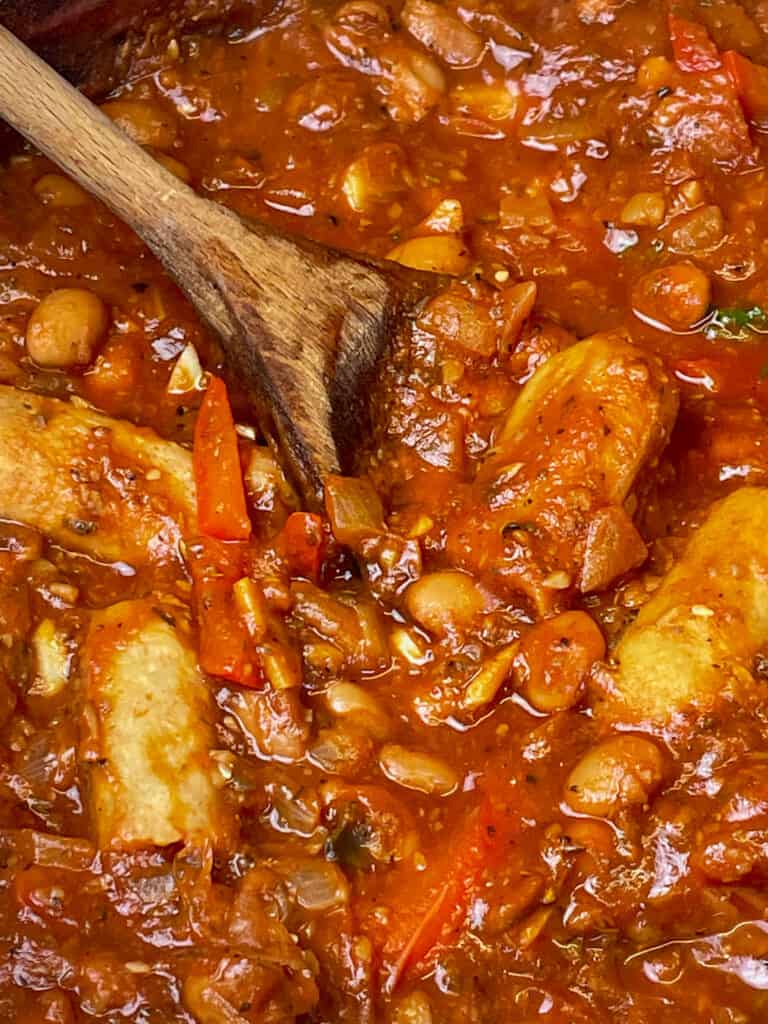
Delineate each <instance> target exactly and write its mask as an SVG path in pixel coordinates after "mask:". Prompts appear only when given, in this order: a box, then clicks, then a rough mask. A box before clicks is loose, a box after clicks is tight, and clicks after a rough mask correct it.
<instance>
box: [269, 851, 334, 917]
mask: <svg viewBox="0 0 768 1024" xmlns="http://www.w3.org/2000/svg"><path fill="white" fill-rule="evenodd" d="M283 877H284V878H285V880H286V882H287V883H288V886H289V888H290V889H291V891H292V892H293V894H294V896H295V897H296V901H297V903H298V904H299V906H301V907H303V908H304V909H305V910H330V909H331V908H332V907H340V906H343V905H344V904H345V903H347V902H348V901H349V885H348V884H347V880H346V878H345V877H344V874H343V873H342V871H341V869H340V868H339V867H338V866H337V865H336V864H329V863H328V861H326V860H314V859H307V860H301V861H297V862H296V864H295V866H293V867H292V868H291V869H290V870H288V871H286V872H285V873H284V876H283Z"/></svg>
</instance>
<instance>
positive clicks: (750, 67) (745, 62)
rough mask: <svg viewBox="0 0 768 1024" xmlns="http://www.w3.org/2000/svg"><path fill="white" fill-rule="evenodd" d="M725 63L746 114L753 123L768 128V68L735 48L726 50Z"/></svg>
mask: <svg viewBox="0 0 768 1024" xmlns="http://www.w3.org/2000/svg"><path fill="white" fill-rule="evenodd" d="M723 65H724V67H725V70H726V71H727V72H728V75H729V77H730V79H731V81H732V82H733V87H734V89H735V90H736V95H737V96H738V97H739V101H740V103H741V105H742V108H743V110H744V113H745V114H746V116H747V117H748V118H749V120H750V121H751V122H752V124H754V125H757V126H758V127H760V128H763V127H766V128H768V68H767V67H765V66H764V65H763V64H755V63H754V61H751V60H750V59H749V58H748V57H744V56H742V54H740V53H737V52H736V51H735V50H726V52H725V53H724V54H723Z"/></svg>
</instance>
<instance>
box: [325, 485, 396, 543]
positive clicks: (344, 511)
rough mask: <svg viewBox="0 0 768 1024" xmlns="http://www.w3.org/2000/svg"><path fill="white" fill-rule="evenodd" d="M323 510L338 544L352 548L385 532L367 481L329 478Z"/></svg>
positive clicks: (375, 496) (378, 502)
mask: <svg viewBox="0 0 768 1024" xmlns="http://www.w3.org/2000/svg"><path fill="white" fill-rule="evenodd" d="M325 507H326V511H327V512H328V518H329V520H330V522H331V530H332V531H333V535H334V537H335V538H336V540H337V541H338V542H339V543H340V544H346V545H348V546H349V547H352V548H354V547H355V546H356V545H358V544H359V543H360V542H361V541H363V540H365V539H366V538H368V537H371V536H375V535H376V534H377V533H381V532H383V530H384V510H383V508H382V505H381V500H380V498H379V496H378V494H377V493H376V491H375V490H374V488H373V485H372V484H371V482H370V481H369V480H365V479H362V478H357V477H349V476H335V475H331V476H328V477H327V478H326V481H325Z"/></svg>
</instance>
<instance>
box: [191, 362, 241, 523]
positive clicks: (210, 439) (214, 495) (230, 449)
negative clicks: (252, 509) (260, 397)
mask: <svg viewBox="0 0 768 1024" xmlns="http://www.w3.org/2000/svg"><path fill="white" fill-rule="evenodd" d="M193 468H194V473H195V486H196V488H197V520H198V525H199V527H200V532H201V533H204V534H205V535H206V536H207V537H216V538H217V539H218V540H247V539H248V538H249V537H250V535H251V520H250V518H249V516H248V508H247V506H246V504H245V488H244V487H243V475H242V472H241V470H240V454H239V452H238V449H237V433H236V431H235V424H234V420H233V419H232V410H231V409H230V407H229V399H228V397H227V388H226V385H225V384H224V381H223V380H221V378H220V377H211V379H210V382H209V384H208V390H207V391H206V393H205V396H204V398H203V402H202V405H201V406H200V411H199V413H198V415H197V424H196V425H195V444H194V450H193Z"/></svg>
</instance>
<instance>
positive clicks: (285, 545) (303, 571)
mask: <svg viewBox="0 0 768 1024" xmlns="http://www.w3.org/2000/svg"><path fill="white" fill-rule="evenodd" d="M325 548H326V536H325V530H324V529H323V519H322V517H321V516H319V515H317V514H316V513H314V512H293V513H291V515H289V516H288V519H287V520H286V523H285V526H284V527H283V529H282V530H281V531H280V534H279V536H278V538H277V549H278V551H279V552H280V553H281V554H282V555H283V557H284V558H285V560H286V562H287V563H288V571H289V572H290V574H291V576H304V577H306V578H307V579H310V580H314V581H315V582H317V580H318V578H319V576H320V568H321V566H322V563H323V556H324V554H325Z"/></svg>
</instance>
